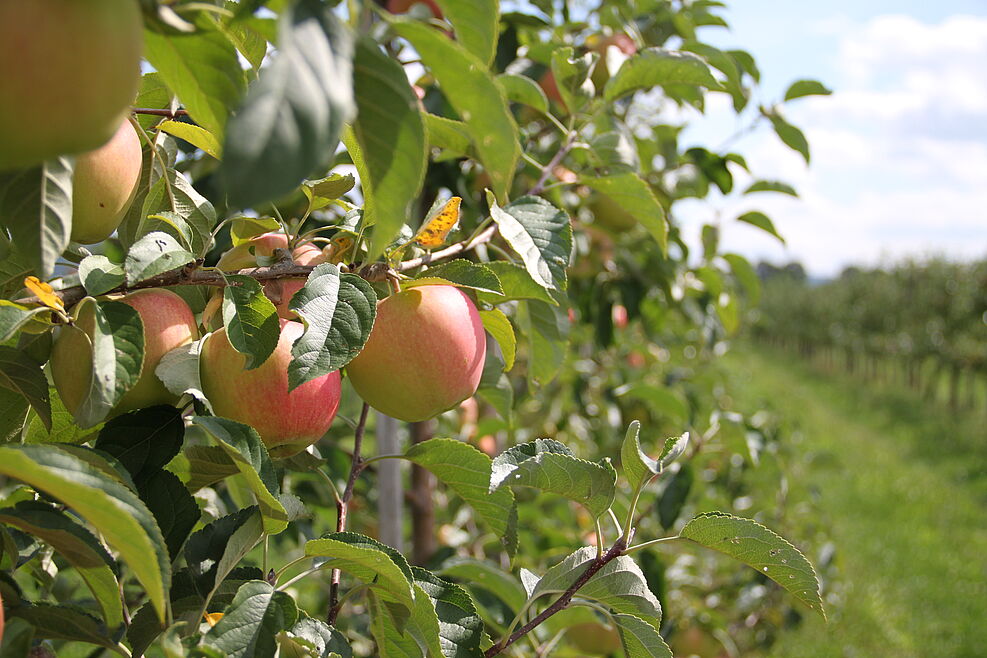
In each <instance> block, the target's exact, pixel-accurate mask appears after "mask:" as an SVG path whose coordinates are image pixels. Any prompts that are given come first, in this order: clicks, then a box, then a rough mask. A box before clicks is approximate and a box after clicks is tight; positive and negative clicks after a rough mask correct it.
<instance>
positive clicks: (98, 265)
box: [79, 254, 125, 295]
mask: <svg viewBox="0 0 987 658" xmlns="http://www.w3.org/2000/svg"><path fill="white" fill-rule="evenodd" d="M124 278H125V277H124V273H123V267H121V266H120V265H118V264H117V263H114V262H113V261H111V260H110V259H109V258H107V257H106V256H103V255H102V254H94V255H92V256H86V257H85V258H83V259H82V262H81V263H79V279H81V280H82V285H83V287H85V289H86V292H87V293H89V294H90V295H102V294H103V293H107V292H109V291H111V290H113V289H114V288H116V287H117V286H119V285H121V284H122V283H123V282H124Z"/></svg>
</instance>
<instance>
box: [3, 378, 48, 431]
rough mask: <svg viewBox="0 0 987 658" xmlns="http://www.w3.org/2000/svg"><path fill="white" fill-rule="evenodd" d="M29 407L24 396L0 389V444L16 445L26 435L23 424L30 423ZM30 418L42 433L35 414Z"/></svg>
mask: <svg viewBox="0 0 987 658" xmlns="http://www.w3.org/2000/svg"><path fill="white" fill-rule="evenodd" d="M30 407H31V405H29V404H28V403H27V400H25V399H24V396H22V395H20V394H19V393H14V392H13V391H8V390H7V389H0V443H17V442H19V441H20V440H21V437H22V436H23V435H24V434H25V433H26V431H25V429H24V425H25V422H27V423H28V424H30V421H28V420H27V419H28V417H29V414H28V411H29V410H30ZM31 416H33V418H34V421H35V424H36V425H37V427H38V431H39V432H41V433H44V432H45V429H44V428H43V427H42V426H41V421H40V420H38V418H37V414H31ZM53 417H54V414H53Z"/></svg>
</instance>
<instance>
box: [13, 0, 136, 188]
mask: <svg viewBox="0 0 987 658" xmlns="http://www.w3.org/2000/svg"><path fill="white" fill-rule="evenodd" d="M143 39H144V37H143V22H142V19H141V11H140V6H139V4H138V2H137V0H86V2H80V0H30V2H27V1H24V0H0V169H13V168H17V167H30V166H33V165H36V164H38V163H40V162H42V161H44V160H47V159H49V158H53V157H55V156H57V155H63V154H72V153H82V152H85V151H91V150H93V149H95V148H98V147H99V146H100V145H102V144H104V143H106V141H107V140H109V139H110V138H111V137H112V136H113V133H114V132H116V130H117V129H118V128H119V127H120V121H121V120H122V119H123V118H124V116H125V115H126V112H127V108H128V106H129V105H130V103H131V102H133V100H134V96H135V95H136V94H137V86H138V84H139V82H140V59H141V51H142V50H143Z"/></svg>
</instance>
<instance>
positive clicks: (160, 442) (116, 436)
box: [94, 405, 185, 485]
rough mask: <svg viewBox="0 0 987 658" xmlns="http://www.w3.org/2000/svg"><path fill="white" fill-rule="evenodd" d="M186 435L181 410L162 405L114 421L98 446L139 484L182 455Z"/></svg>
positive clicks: (100, 439)
mask: <svg viewBox="0 0 987 658" xmlns="http://www.w3.org/2000/svg"><path fill="white" fill-rule="evenodd" d="M184 438H185V423H184V421H183V420H182V414H181V412H180V411H179V410H178V409H176V408H175V407H172V406H169V405H158V406H155V407H147V408H146V409H139V410H137V411H131V412H129V413H126V414H123V415H122V416H117V417H116V418H114V419H112V420H110V421H109V422H107V423H106V425H104V426H103V429H101V430H100V432H99V438H97V439H96V443H95V445H94V447H95V448H96V449H97V450H101V451H103V452H105V453H106V454H108V455H110V456H112V457H114V458H116V460H117V461H118V462H120V464H121V465H122V466H123V467H124V468H125V469H127V472H128V473H130V475H131V477H132V478H133V479H134V482H135V483H137V484H138V485H139V484H140V483H141V482H143V481H144V480H146V479H147V478H149V477H151V476H152V475H154V474H155V473H157V472H158V471H160V470H161V469H162V468H164V467H165V465H166V464H167V463H168V462H170V461H171V460H172V459H173V458H174V457H175V455H177V454H178V452H179V451H180V450H181V449H182V442H183V440H184Z"/></svg>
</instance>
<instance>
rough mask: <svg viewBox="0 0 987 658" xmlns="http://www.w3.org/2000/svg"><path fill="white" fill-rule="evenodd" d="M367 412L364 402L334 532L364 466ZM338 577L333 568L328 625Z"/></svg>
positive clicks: (335, 607) (335, 606) (342, 525)
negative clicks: (348, 474)
mask: <svg viewBox="0 0 987 658" xmlns="http://www.w3.org/2000/svg"><path fill="white" fill-rule="evenodd" d="M369 413H370V405H369V404H367V403H366V402H364V403H363V408H362V409H361V410H360V421H359V422H358V423H357V424H356V431H355V432H354V433H353V461H352V462H351V464H350V477H349V479H348V480H347V481H346V488H345V489H343V495H342V496H341V497H340V499H339V501H338V502H337V503H336V532H343V531H344V530H346V513H347V511H348V509H349V502H350V499H351V498H353V487H354V486H355V485H356V478H357V476H359V475H360V473H361V472H362V471H363V469H364V467H365V464H364V461H363V457H362V456H361V455H360V450H361V449H362V448H363V432H364V430H366V427H367V414H369ZM339 578H340V571H339V569H333V570H332V576H331V578H330V582H329V612H328V614H327V615H326V621H327V622H329V625H330V626H332V625H333V624H335V623H336V617H337V616H338V615H339V610H340V608H341V607H342V606H341V604H340V602H339Z"/></svg>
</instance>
